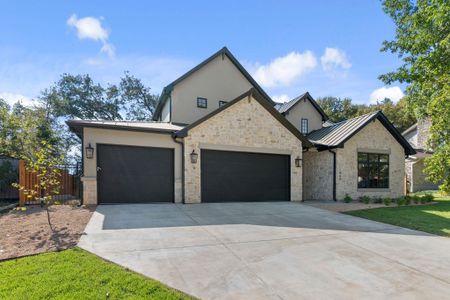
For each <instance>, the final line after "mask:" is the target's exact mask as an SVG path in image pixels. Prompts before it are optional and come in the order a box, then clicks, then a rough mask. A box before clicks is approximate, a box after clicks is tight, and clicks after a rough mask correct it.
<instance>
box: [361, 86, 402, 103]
mask: <svg viewBox="0 0 450 300" xmlns="http://www.w3.org/2000/svg"><path fill="white" fill-rule="evenodd" d="M403 96H405V95H404V94H403V92H402V90H401V89H400V88H399V87H398V86H393V87H389V88H387V87H381V88H379V89H376V90H374V91H373V92H372V93H371V94H370V96H369V101H370V103H373V104H375V103H377V101H382V100H384V99H385V98H389V99H391V100H392V101H394V102H397V101H398V100H400V99H401V98H403Z"/></svg>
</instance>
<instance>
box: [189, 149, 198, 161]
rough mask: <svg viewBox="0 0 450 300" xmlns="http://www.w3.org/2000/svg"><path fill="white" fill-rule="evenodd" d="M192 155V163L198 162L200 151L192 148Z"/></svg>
mask: <svg viewBox="0 0 450 300" xmlns="http://www.w3.org/2000/svg"><path fill="white" fill-rule="evenodd" d="M190 156H191V163H193V164H196V163H197V160H198V153H195V150H192V152H191V154H190Z"/></svg>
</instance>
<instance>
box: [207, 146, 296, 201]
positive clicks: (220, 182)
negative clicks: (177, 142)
mask: <svg viewBox="0 0 450 300" xmlns="http://www.w3.org/2000/svg"><path fill="white" fill-rule="evenodd" d="M290 173H291V172H290V157H289V155H278V154H263V153H248V152H232V151H216V150H201V198H202V202H228V201H236V202H237V201H289V200H290Z"/></svg>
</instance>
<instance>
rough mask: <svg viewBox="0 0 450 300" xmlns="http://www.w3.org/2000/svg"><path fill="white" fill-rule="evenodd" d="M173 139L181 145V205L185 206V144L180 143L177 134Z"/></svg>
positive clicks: (173, 135)
mask: <svg viewBox="0 0 450 300" xmlns="http://www.w3.org/2000/svg"><path fill="white" fill-rule="evenodd" d="M172 139H173V141H174V142H175V143H177V144H180V145H181V203H183V204H185V195H184V194H185V193H184V190H185V188H184V142H181V141H178V140H177V136H176V134H175V133H174V134H172Z"/></svg>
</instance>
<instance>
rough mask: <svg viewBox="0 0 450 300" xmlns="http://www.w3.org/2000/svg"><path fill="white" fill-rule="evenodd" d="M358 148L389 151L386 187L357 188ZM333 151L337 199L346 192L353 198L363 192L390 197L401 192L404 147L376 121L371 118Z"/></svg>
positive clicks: (342, 196) (402, 186)
mask: <svg viewBox="0 0 450 300" xmlns="http://www.w3.org/2000/svg"><path fill="white" fill-rule="evenodd" d="M358 152H372V153H386V154H389V188H387V189H359V188H358V162H357V154H358ZM336 153H337V155H336V159H337V161H336V162H337V170H336V198H337V199H343V198H344V197H345V195H346V194H348V195H350V196H351V197H352V198H353V199H357V198H359V197H361V196H365V195H367V196H370V197H392V198H394V197H399V196H402V195H404V178H405V150H404V148H403V147H402V145H400V144H399V142H398V141H397V140H396V139H395V138H394V137H393V136H392V135H391V134H390V133H389V131H388V130H387V129H386V128H385V127H384V126H383V124H381V123H380V121H378V120H375V121H373V122H371V123H370V124H368V125H366V126H365V127H364V128H363V129H361V130H360V131H359V132H358V133H357V134H356V135H354V136H353V137H352V138H351V139H350V140H348V141H347V142H346V143H345V145H344V148H339V149H337V151H336Z"/></svg>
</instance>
